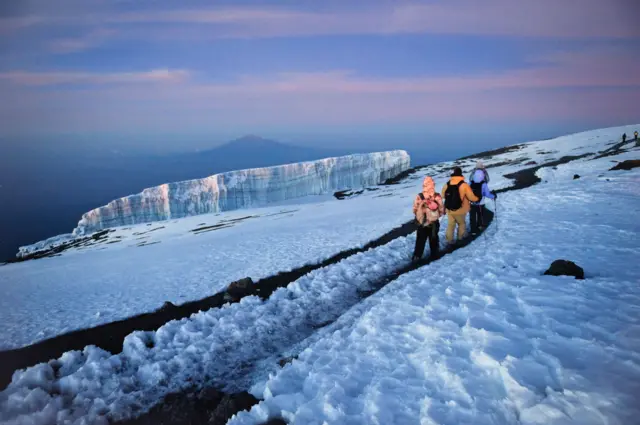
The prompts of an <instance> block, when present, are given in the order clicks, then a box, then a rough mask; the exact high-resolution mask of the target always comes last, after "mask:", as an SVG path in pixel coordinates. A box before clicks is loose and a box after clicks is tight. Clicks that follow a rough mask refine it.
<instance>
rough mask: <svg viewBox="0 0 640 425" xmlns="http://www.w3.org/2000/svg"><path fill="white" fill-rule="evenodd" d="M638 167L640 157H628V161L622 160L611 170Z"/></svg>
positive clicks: (639, 165)
mask: <svg viewBox="0 0 640 425" xmlns="http://www.w3.org/2000/svg"><path fill="white" fill-rule="evenodd" d="M636 167H640V159H628V160H626V161H622V162H620V163H618V164H617V165H616V166H615V167H613V168H612V169H611V170H609V171H615V170H627V171H629V170H631V169H633V168H636Z"/></svg>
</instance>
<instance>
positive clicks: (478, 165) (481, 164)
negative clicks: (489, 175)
mask: <svg viewBox="0 0 640 425" xmlns="http://www.w3.org/2000/svg"><path fill="white" fill-rule="evenodd" d="M476 168H484V164H483V163H482V161H478V162H476Z"/></svg>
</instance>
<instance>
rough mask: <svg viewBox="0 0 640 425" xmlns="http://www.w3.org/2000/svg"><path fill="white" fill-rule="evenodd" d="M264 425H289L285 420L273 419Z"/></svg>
mask: <svg viewBox="0 0 640 425" xmlns="http://www.w3.org/2000/svg"><path fill="white" fill-rule="evenodd" d="M263 425H287V423H286V422H285V421H284V420H283V419H278V418H276V419H271V420H270V421H269V422H265V423H264V424H263Z"/></svg>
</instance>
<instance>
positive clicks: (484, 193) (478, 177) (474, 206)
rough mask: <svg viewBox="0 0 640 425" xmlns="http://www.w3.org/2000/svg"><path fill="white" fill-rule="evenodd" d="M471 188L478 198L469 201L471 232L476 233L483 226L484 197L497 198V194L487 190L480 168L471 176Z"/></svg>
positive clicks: (487, 186)
mask: <svg viewBox="0 0 640 425" xmlns="http://www.w3.org/2000/svg"><path fill="white" fill-rule="evenodd" d="M471 190H473V194H474V195H476V196H477V197H478V198H480V201H478V202H472V203H471V234H472V235H476V234H478V231H479V230H480V229H482V228H484V226H485V222H484V216H485V207H484V203H485V199H487V198H489V199H497V198H498V195H497V194H496V193H495V192H492V191H490V190H489V185H488V184H487V179H486V173H485V172H484V171H483V170H482V169H476V170H475V171H474V172H473V175H472V176H471Z"/></svg>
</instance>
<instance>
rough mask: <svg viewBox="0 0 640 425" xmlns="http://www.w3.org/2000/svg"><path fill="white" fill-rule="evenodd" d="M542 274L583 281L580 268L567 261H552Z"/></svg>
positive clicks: (582, 272) (582, 271)
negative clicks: (572, 277)
mask: <svg viewBox="0 0 640 425" xmlns="http://www.w3.org/2000/svg"><path fill="white" fill-rule="evenodd" d="M544 274H545V275H550V276H574V277H575V278H576V279H584V270H583V269H582V267H580V266H578V265H577V264H576V263H574V262H573V261H568V260H556V261H554V262H553V263H551V266H550V267H549V269H548V270H547V271H546V272H544Z"/></svg>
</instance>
